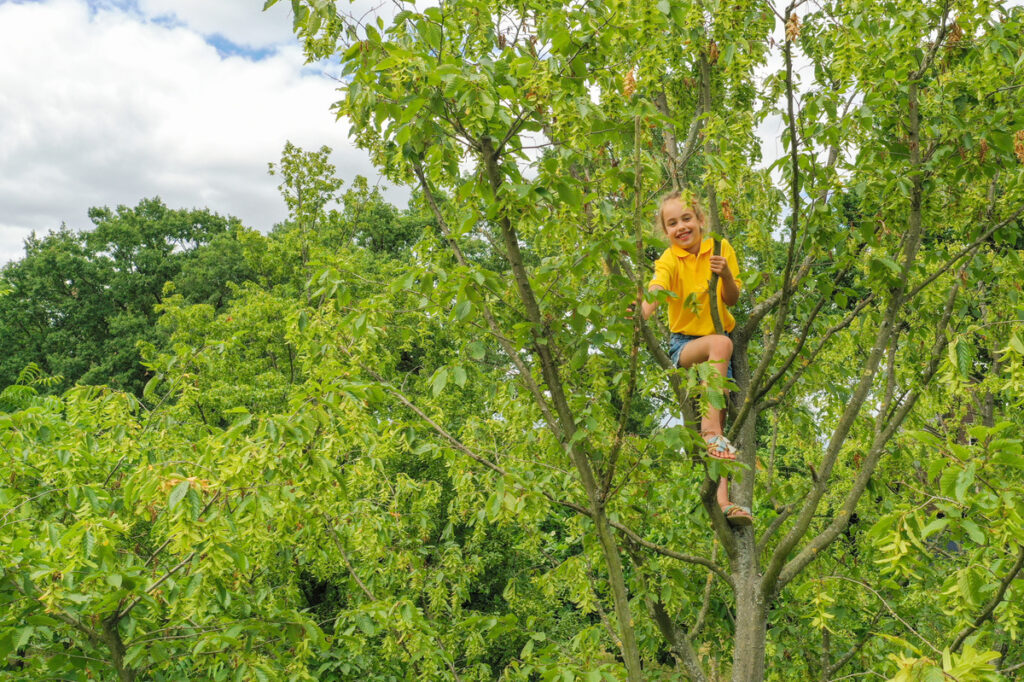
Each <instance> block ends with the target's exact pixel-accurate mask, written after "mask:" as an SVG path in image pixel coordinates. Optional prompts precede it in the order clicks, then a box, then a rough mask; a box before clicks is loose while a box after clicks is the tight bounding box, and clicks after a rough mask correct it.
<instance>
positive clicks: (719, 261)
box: [711, 256, 732, 281]
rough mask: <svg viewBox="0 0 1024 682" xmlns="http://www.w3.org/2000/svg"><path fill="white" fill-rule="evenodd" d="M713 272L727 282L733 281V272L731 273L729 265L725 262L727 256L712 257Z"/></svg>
mask: <svg viewBox="0 0 1024 682" xmlns="http://www.w3.org/2000/svg"><path fill="white" fill-rule="evenodd" d="M711 272H717V273H718V276H719V277H721V278H722V279H724V280H726V281H729V280H731V279H732V272H730V271H729V263H728V261H726V260H725V256H712V257H711Z"/></svg>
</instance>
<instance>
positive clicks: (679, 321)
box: [648, 237, 742, 336]
mask: <svg viewBox="0 0 1024 682" xmlns="http://www.w3.org/2000/svg"><path fill="white" fill-rule="evenodd" d="M713 247H714V241H713V240H712V239H711V238H710V237H709V238H707V239H705V240H704V241H702V242H701V244H700V252H699V253H697V255H694V254H692V253H690V252H689V251H687V250H686V249H684V248H681V247H679V246H676V245H675V244H673V245H671V246H669V247H668V248H667V249H665V253H663V254H661V258H659V259H658V260H657V261H656V262H655V263H654V279H652V280H651V283H650V285H648V288H650V287H651V286H653V285H655V284H657V285H659V286H661V287H664V288H665V289H668V290H669V291H671V292H673V293H674V294H675V295H676V298H670V299H668V326H669V329H671V330H672V331H673V332H679V333H681V334H689V335H691V336H707V335H708V334H714V333H715V324H714V322H712V321H711V308H710V306H709V305H708V281H709V280H710V279H711V251H712V248H713ZM722 255H723V256H725V260H726V262H727V263H728V264H729V271H730V272H731V273H732V276H733V278H734V279H735V280H736V287H737V288H741V287H742V283H741V282H740V277H739V275H740V266H739V263H737V262H736V252H735V251H734V250H733V248H732V245H730V244H729V242H728V241H726V240H725V239H723V240H722ZM691 293H693V294H696V295H697V306H698V309H699V311H700V312H699V313H698V314H697V315H694V314H693V312H691V310H690V307H689V306H687V305H686V299H687V297H688V296H689V295H690V294H691ZM718 313H719V315H721V318H722V327H723V328H724V329H725V331H727V332H730V331H732V330H733V327H735V326H736V319H735V318H733V316H732V314H731V313H730V312H729V308H728V307H726V305H725V302H724V301H723V300H722V285H721V283H719V285H718Z"/></svg>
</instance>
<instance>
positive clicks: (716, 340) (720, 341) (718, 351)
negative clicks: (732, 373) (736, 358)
mask: <svg viewBox="0 0 1024 682" xmlns="http://www.w3.org/2000/svg"><path fill="white" fill-rule="evenodd" d="M708 338H709V340H710V341H711V348H710V353H709V355H710V356H711V358H713V359H716V360H724V359H726V358H731V357H732V339H730V338H729V337H728V336H725V335H724V334H713V335H711V336H710V337H708Z"/></svg>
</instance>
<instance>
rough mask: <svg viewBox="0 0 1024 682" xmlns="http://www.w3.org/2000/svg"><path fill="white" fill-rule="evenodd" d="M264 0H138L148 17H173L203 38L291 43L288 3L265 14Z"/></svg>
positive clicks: (256, 44) (284, 0) (249, 43)
mask: <svg viewBox="0 0 1024 682" xmlns="http://www.w3.org/2000/svg"><path fill="white" fill-rule="evenodd" d="M263 4H264V3H263V0H241V1H238V0H235V1H230V0H215V1H211V0H138V7H139V10H140V11H141V12H142V13H143V14H144V15H145V16H149V17H174V18H175V19H177V20H178V21H180V22H181V23H183V24H184V25H185V26H187V27H188V28H190V29H192V30H194V31H196V32H198V33H202V34H204V35H211V34H220V35H222V36H224V37H225V38H227V39H228V40H230V41H231V42H233V43H237V44H239V45H247V46H250V47H262V46H265V45H274V44H280V43H290V42H292V40H293V37H292V12H291V3H290V2H288V1H287V0H281V1H280V2H278V3H277V4H276V5H274V6H273V7H271V8H269V9H268V10H267V11H266V12H263V11H261V10H262V8H263Z"/></svg>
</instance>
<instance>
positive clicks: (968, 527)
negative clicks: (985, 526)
mask: <svg viewBox="0 0 1024 682" xmlns="http://www.w3.org/2000/svg"><path fill="white" fill-rule="evenodd" d="M960 525H961V526H962V527H963V529H964V530H965V531H967V535H969V536H970V538H971V540H973V541H974V542H976V543H977V544H979V545H984V544H985V534H984V533H982V532H981V528H978V524H976V523H975V522H974V521H971V520H970V519H964V520H963V521H961V522H960Z"/></svg>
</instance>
